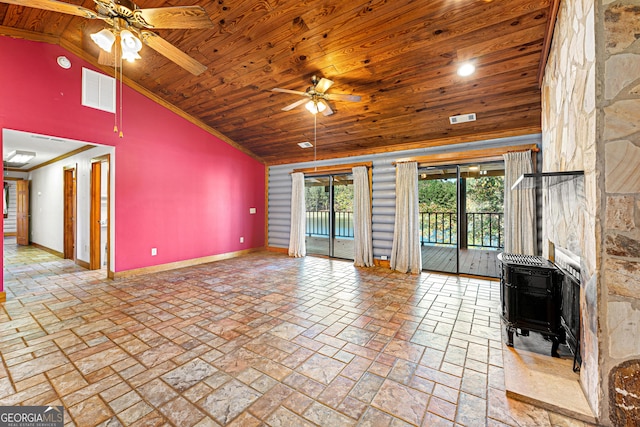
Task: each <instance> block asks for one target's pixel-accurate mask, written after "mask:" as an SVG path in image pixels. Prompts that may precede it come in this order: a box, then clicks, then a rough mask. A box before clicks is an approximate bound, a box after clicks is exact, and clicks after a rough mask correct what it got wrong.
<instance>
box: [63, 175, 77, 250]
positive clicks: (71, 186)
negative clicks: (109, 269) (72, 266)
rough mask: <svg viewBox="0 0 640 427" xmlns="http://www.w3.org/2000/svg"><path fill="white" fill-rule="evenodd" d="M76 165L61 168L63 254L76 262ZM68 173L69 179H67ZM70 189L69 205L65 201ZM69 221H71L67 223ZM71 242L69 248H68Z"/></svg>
mask: <svg viewBox="0 0 640 427" xmlns="http://www.w3.org/2000/svg"><path fill="white" fill-rule="evenodd" d="M77 170H78V169H77V165H74V166H65V167H64V168H63V174H64V178H63V187H64V190H63V198H64V202H63V203H64V214H63V230H64V233H63V234H64V237H63V241H64V245H63V256H64V258H65V259H71V260H73V261H74V262H77V258H78V250H77V245H76V241H77V224H78V221H77V217H78V214H77V212H78V181H77ZM69 175H70V176H71V180H70V181H68V178H69ZM69 191H71V193H72V194H71V197H73V200H72V202H71V206H69V204H68V203H67V198H68V192H69ZM69 222H71V223H69ZM69 244H71V248H69Z"/></svg>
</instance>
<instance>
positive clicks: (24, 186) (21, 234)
mask: <svg viewBox="0 0 640 427" xmlns="http://www.w3.org/2000/svg"><path fill="white" fill-rule="evenodd" d="M16 196H17V200H16V220H17V230H16V231H17V234H16V236H17V237H16V242H17V243H18V244H19V245H28V244H29V181H27V180H24V179H22V180H19V181H16Z"/></svg>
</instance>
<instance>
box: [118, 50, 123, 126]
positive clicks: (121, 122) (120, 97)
mask: <svg viewBox="0 0 640 427" xmlns="http://www.w3.org/2000/svg"><path fill="white" fill-rule="evenodd" d="M118 136H119V137H120V138H122V137H124V134H123V133H122V55H120V134H119V135H118Z"/></svg>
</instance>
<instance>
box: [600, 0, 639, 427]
mask: <svg viewBox="0 0 640 427" xmlns="http://www.w3.org/2000/svg"><path fill="white" fill-rule="evenodd" d="M601 1H602V6H601V12H600V14H601V17H602V19H601V22H602V26H601V28H599V29H600V31H602V32H603V37H602V40H601V44H599V45H598V48H597V50H598V49H599V48H600V47H601V48H602V52H600V53H599V54H598V62H599V64H598V74H599V75H600V78H599V79H598V83H599V84H598V88H599V90H598V93H599V95H598V105H599V109H600V115H601V122H602V123H600V124H599V126H598V131H599V136H598V139H599V141H598V146H599V148H598V156H599V157H600V162H599V163H601V164H604V176H603V177H602V178H601V180H600V183H601V185H602V184H604V185H603V191H602V192H601V197H602V199H603V204H604V205H606V206H604V207H603V209H602V210H601V214H603V215H602V217H603V224H602V226H603V227H602V233H603V247H602V248H601V256H602V268H601V275H600V281H601V289H602V297H601V301H602V315H603V317H602V319H603V321H602V329H603V333H602V338H603V339H602V345H601V351H602V353H603V354H602V358H601V363H602V374H603V375H602V381H603V408H604V411H603V412H604V413H607V414H609V416H610V419H611V421H613V423H614V425H634V424H635V423H636V422H638V414H639V413H640V406H638V396H639V395H640V382H639V381H638V373H637V372H636V374H635V378H632V376H629V375H627V374H626V372H627V371H628V369H629V367H636V368H637V367H638V365H639V363H638V362H640V0H635V1H629V0H620V1H615V2H614V1H611V0H601ZM604 319H606V321H605V320H604ZM621 374H622V375H621ZM616 377H617V378H620V379H621V381H620V382H614V379H615V378H616ZM625 378H626V380H625ZM628 396H635V400H634V401H633V404H630V401H629V400H628ZM623 420H626V421H623ZM603 421H604V420H603ZM632 423H633V424H632Z"/></svg>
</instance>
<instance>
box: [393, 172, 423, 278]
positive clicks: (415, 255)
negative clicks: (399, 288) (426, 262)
mask: <svg viewBox="0 0 640 427" xmlns="http://www.w3.org/2000/svg"><path fill="white" fill-rule="evenodd" d="M391 268H392V269H393V270H398V271H401V272H403V273H406V272H409V271H410V272H411V273H414V274H418V273H420V272H421V271H422V253H421V251H420V221H419V213H418V164H417V163H416V162H407V163H398V164H397V165H396V221H395V227H394V230H393V246H392V249H391Z"/></svg>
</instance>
